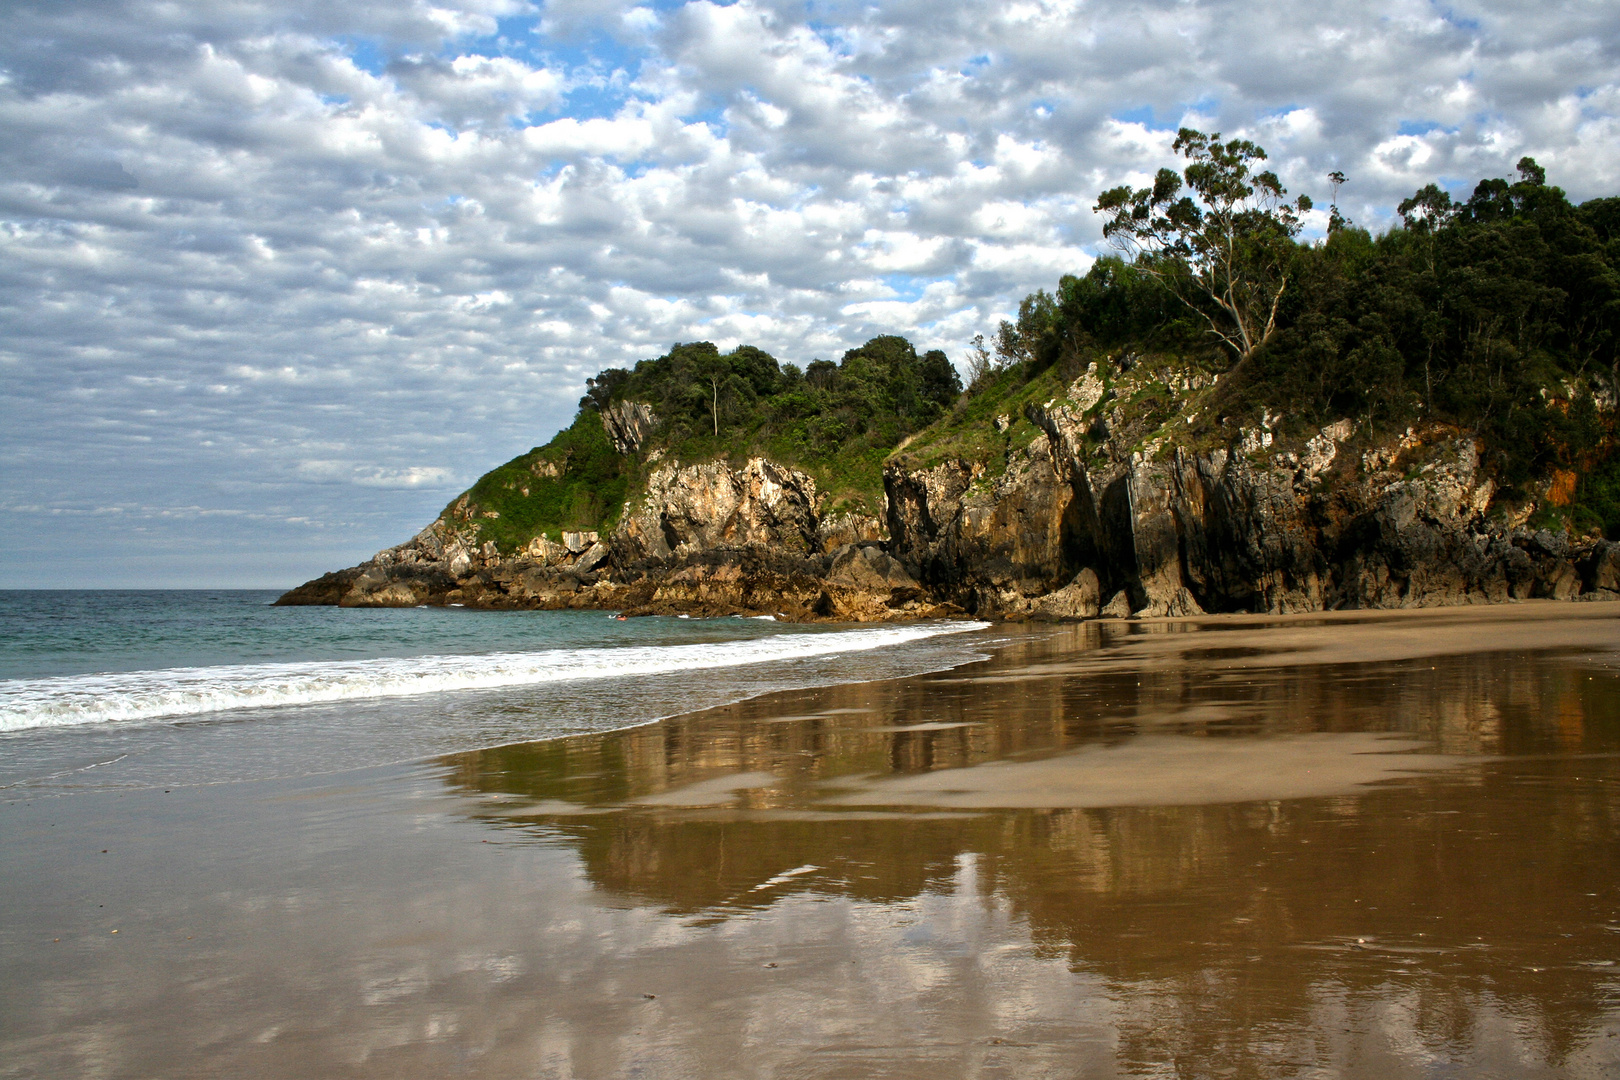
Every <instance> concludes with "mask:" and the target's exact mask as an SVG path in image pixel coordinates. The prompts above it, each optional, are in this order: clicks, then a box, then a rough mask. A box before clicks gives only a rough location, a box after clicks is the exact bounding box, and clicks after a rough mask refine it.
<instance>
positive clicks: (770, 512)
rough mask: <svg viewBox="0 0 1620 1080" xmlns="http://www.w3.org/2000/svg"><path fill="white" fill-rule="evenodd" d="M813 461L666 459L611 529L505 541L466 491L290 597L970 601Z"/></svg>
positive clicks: (854, 603) (809, 605)
mask: <svg viewBox="0 0 1620 1080" xmlns="http://www.w3.org/2000/svg"><path fill="white" fill-rule="evenodd" d="M820 503H821V500H820V498H819V496H818V494H817V491H816V483H815V480H814V479H813V478H812V477H810V476H809V475H808V474H806V473H803V472H800V471H798V470H796V469H789V468H786V467H784V466H781V465H778V464H776V463H774V462H771V461H768V460H766V459H764V458H754V459H752V460H750V461H748V462H746V463H745V464H743V465H742V466H740V467H732V466H731V465H729V464H727V463H725V462H723V461H713V462H703V463H699V464H693V465H680V464H677V463H674V462H667V463H664V464H662V465H659V466H658V467H657V468H656V469H655V470H654V471H653V472H652V473H651V475H650V476H649V477H648V478H647V481H646V483H645V486H644V490H643V491H642V493H641V494H640V495H639V496H638V497H637V498H636V499H635V500H634V501H632V502H631V503H630V504H629V505H627V506H626V507H625V508H624V511H623V513H622V514H621V517H620V521H619V525H618V527H617V528H616V529H615V530H614V531H613V533H612V534H611V535H609V536H601V535H599V534H598V533H595V532H564V533H562V538H561V541H560V542H559V541H557V540H553V539H551V538H550V537H547V536H543V535H542V536H537V537H535V538H534V539H533V540H531V541H530V542H529V543H528V545H527V546H526V547H524V548H523V549H522V550H521V551H518V552H516V553H513V554H508V555H502V554H500V553H499V551H498V550H496V548H495V545H493V544H491V543H487V542H486V543H485V544H483V545H481V546H474V544H473V542H472V540H471V539H470V537H471V536H472V535H473V534H472V532H471V530H469V529H467V528H466V524H465V521H464V520H462V516H463V515H464V511H465V505H464V504H465V500H461V501H458V503H456V504H452V506H451V508H450V510H449V511H447V512H446V514H445V515H444V516H443V517H441V518H440V519H439V520H437V521H435V522H434V523H433V524H432V525H429V526H428V527H427V528H426V529H423V530H422V532H420V533H418V534H417V535H416V536H415V537H413V538H412V539H411V540H410V541H408V542H406V543H404V544H401V545H399V546H397V547H392V548H388V549H386V550H384V551H380V552H378V553H377V554H376V555H375V556H373V557H372V558H371V559H369V560H368V561H366V562H365V563H362V564H361V565H360V566H357V567H353V568H351V569H348V570H340V571H337V572H335V573H331V574H326V575H324V576H323V577H320V578H317V579H315V580H314V581H311V582H308V583H306V584H304V585H301V586H299V587H298V588H297V589H294V590H292V591H291V592H289V593H287V594H286V595H285V596H283V597H282V598H281V599H280V600H278V601H277V603H280V604H337V605H340V606H344V607H410V606H415V605H419V604H458V603H459V604H466V605H469V606H477V607H488V608H506V607H521V608H545V609H567V608H602V607H607V608H620V609H623V610H625V611H628V612H631V613H634V614H659V613H663V614H672V613H677V612H678V613H682V614H699V615H723V614H768V615H779V616H782V617H785V618H791V619H797V620H815V619H828V620H861V621H870V620H885V619H909V618H924V617H934V616H940V615H950V614H956V613H959V612H960V609H959V608H956V607H955V606H953V605H950V604H944V605H942V604H939V603H937V602H934V601H933V600H932V599H930V598H929V597H928V596H927V595H926V594H925V592H924V590H923V589H921V588H920V587H919V586H918V585H917V582H916V581H915V580H914V579H912V577H911V576H910V575H909V574H908V573H907V571H906V569H905V567H904V566H902V565H901V563H900V562H899V561H897V560H895V559H893V558H891V557H890V556H889V555H887V554H886V553H885V552H884V551H883V538H882V529H881V524H880V523H879V522H878V521H877V520H876V519H875V518H871V517H866V516H863V515H860V514H855V513H847V512H846V513H840V514H835V515H827V516H823V515H822V514H821V513H820V509H819V507H820Z"/></svg>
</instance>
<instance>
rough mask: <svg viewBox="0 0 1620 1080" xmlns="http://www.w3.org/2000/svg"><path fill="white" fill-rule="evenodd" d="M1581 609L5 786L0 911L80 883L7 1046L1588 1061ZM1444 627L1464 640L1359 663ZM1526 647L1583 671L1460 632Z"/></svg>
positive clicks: (1302, 624) (993, 666)
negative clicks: (567, 734)
mask: <svg viewBox="0 0 1620 1080" xmlns="http://www.w3.org/2000/svg"><path fill="white" fill-rule="evenodd" d="M1608 607H1609V609H1610V610H1613V611H1614V612H1615V614H1620V605H1612V606H1608ZM1560 610H1562V611H1566V612H1574V613H1575V614H1574V615H1573V616H1572V622H1571V624H1570V625H1566V626H1562V627H1561V628H1560V626H1555V625H1552V624H1551V622H1556V620H1551V622H1549V619H1550V616H1551V615H1552V614H1554V612H1552V611H1551V610H1550V609H1549V608H1546V607H1542V608H1541V609H1539V610H1538V609H1536V608H1535V607H1534V606H1533V605H1524V608H1523V609H1522V610H1521V609H1518V608H1515V609H1512V610H1505V611H1503V612H1502V617H1503V618H1504V619H1505V620H1507V622H1508V623H1509V624H1510V630H1511V632H1508V633H1506V634H1505V636H1502V637H1493V634H1494V631H1493V630H1492V629H1491V626H1492V624H1491V623H1490V621H1489V620H1482V619H1481V616H1480V614H1479V613H1474V612H1463V613H1442V614H1440V615H1435V614H1432V613H1417V614H1414V615H1401V614H1397V615H1393V616H1390V615H1383V614H1379V615H1375V616H1372V617H1368V616H1364V615H1358V616H1357V617H1356V618H1355V619H1342V620H1339V621H1338V622H1335V621H1334V620H1332V619H1323V618H1322V617H1316V619H1315V621H1314V622H1310V623H1309V624H1308V625H1307V624H1306V621H1305V620H1298V621H1296V622H1294V623H1287V625H1285V626H1284V627H1283V630H1282V632H1281V633H1280V634H1279V635H1278V636H1277V642H1278V644H1279V647H1284V646H1285V647H1287V648H1288V649H1292V650H1293V652H1294V654H1295V655H1296V656H1298V655H1304V654H1303V653H1302V652H1301V648H1300V646H1301V642H1300V641H1299V640H1297V634H1298V633H1307V632H1308V633H1309V634H1312V635H1318V637H1317V638H1316V639H1315V640H1316V641H1317V644H1318V645H1320V647H1319V648H1318V647H1316V646H1313V647H1312V650H1311V652H1310V654H1311V655H1316V656H1318V657H1319V658H1336V659H1333V660H1332V662H1324V663H1303V662H1291V663H1289V664H1282V665H1274V664H1270V663H1268V662H1263V661H1266V659H1267V658H1268V657H1271V656H1273V655H1276V654H1277V650H1272V649H1268V648H1265V647H1263V642H1257V641H1255V640H1245V639H1244V638H1243V637H1241V636H1234V635H1258V637H1260V638H1264V637H1265V632H1264V631H1261V630H1258V629H1256V628H1255V627H1253V626H1245V625H1237V624H1238V623H1239V622H1240V621H1239V620H1231V619H1228V620H1227V621H1226V622H1224V623H1221V624H1220V626H1221V627H1222V628H1220V629H1202V630H1194V631H1191V632H1188V626H1189V625H1190V624H1187V625H1179V626H1169V625H1157V626H1154V625H1148V626H1143V625H1140V624H1138V625H1134V626H1133V625H1132V624H1126V623H1120V624H1116V625H1113V626H1108V627H1100V626H1098V625H1096V624H1092V625H1087V626H1079V627H1058V628H1025V629H1020V628H1008V629H1006V631H1005V635H1004V636H1005V638H1006V639H1007V640H1008V642H1009V643H1008V644H1007V645H1006V647H1005V648H1004V650H1003V652H1002V655H1001V656H1000V657H998V658H997V659H996V660H993V661H991V662H988V663H984V664H976V665H972V666H970V667H967V668H962V669H958V670H956V671H952V672H941V673H938V674H936V675H929V676H921V677H916V678H909V679H902V680H895V681H891V682H883V683H870V684H862V685H845V686H837V687H826V688H822V689H819V690H814V691H808V692H795V693H791V694H784V695H777V696H773V697H765V698H759V699H755V700H752V701H748V702H743V703H740V704H737V705H733V706H727V707H725V708H722V709H716V710H711V711H709V712H706V713H701V714H695V715H689V716H684V717H679V718H676V719H674V720H671V721H667V722H663V723H659V724H656V725H651V726H647V727H643V728H638V729H635V730H627V731H621V732H616V733H613V734H605V735H594V736H584V737H577V738H570V739H565V740H559V741H554V742H545V743H528V744H516V745H510V746H502V747H497V748H493V749H489V750H485V751H480V752H476V753H471V754H460V755H454V756H450V757H446V758H443V759H440V760H438V761H437V762H435V763H433V764H431V765H428V766H425V767H419V768H415V769H412V770H406V771H405V772H404V773H403V774H393V773H389V774H386V775H385V774H378V775H373V776H371V777H370V779H366V778H363V777H361V778H356V777H353V776H344V777H339V778H334V779H333V780H332V781H331V782H328V781H314V780H312V781H309V782H306V783H302V784H293V785H271V786H269V787H267V788H265V789H264V790H262V791H260V790H256V789H252V786H250V785H246V786H240V787H238V788H236V789H231V788H227V787H219V788H203V789H197V790H189V791H184V792H182V791H178V790H177V791H175V792H174V793H172V794H169V793H164V794H157V793H148V794H145V795H142V794H140V793H134V794H131V795H129V796H128V798H127V799H125V798H122V797H120V798H118V799H105V800H92V799H77V798H75V799H61V800H46V801H36V802H33V803H27V802H23V801H17V802H12V803H6V804H4V805H3V806H0V812H3V813H4V814H6V815H10V818H9V820H10V821H11V822H12V823H13V828H12V829H11V831H10V832H9V833H8V841H9V839H10V838H12V837H14V838H15V843H12V844H10V846H8V847H7V849H6V860H7V861H6V869H7V871H8V874H7V875H0V897H4V896H5V895H6V890H7V887H8V883H10V882H13V881H18V880H23V879H43V878H50V877H51V876H52V875H62V874H64V873H71V874H73V875H76V876H75V877H73V878H72V879H71V880H69V879H66V878H64V879H62V880H60V881H58V883H57V888H56V891H57V893H59V894H60V895H63V896H72V897H75V898H92V897H93V902H86V903H84V904H66V905H60V906H59V907H58V908H57V909H52V910H49V911H47V910H44V909H43V908H37V907H35V908H27V909H23V908H18V907H16V906H15V905H14V906H13V908H10V909H4V910H0V914H4V915H7V916H8V917H12V921H11V922H9V923H8V933H11V935H12V936H11V937H10V938H9V940H10V941H11V942H14V943H21V944H20V945H19V947H18V948H17V949H16V950H14V951H15V952H16V953H17V954H18V955H21V956H23V957H24V960H23V962H22V964H21V965H19V967H18V968H16V969H3V970H0V975H4V974H7V973H8V972H10V971H12V970H19V971H21V972H22V976H23V977H20V978H11V979H9V980H8V979H3V978H0V1015H3V1016H5V1017H6V1024H5V1027H6V1029H7V1030H6V1032H5V1034H4V1036H0V1040H9V1041H4V1042H3V1047H4V1051H5V1053H4V1054H0V1060H6V1061H7V1063H8V1065H9V1064H11V1062H15V1061H21V1062H22V1063H23V1067H22V1068H21V1069H20V1070H14V1071H19V1073H20V1074H21V1075H27V1074H28V1069H29V1068H32V1069H33V1072H34V1073H35V1074H38V1075H96V1074H98V1073H102V1074H104V1073H113V1074H117V1072H118V1070H117V1068H116V1067H114V1066H113V1064H112V1063H115V1062H116V1063H126V1064H127V1068H125V1071H126V1072H128V1073H129V1074H131V1075H137V1074H138V1075H252V1076H254V1077H265V1078H267V1080H280V1078H283V1077H287V1078H292V1077H300V1078H301V1077H305V1076H312V1075H342V1076H353V1077H357V1078H369V1077H379V1078H380V1077H388V1078H390V1080H392V1078H396V1077H403V1078H414V1077H432V1078H440V1077H444V1076H447V1075H459V1074H460V1073H462V1072H467V1073H471V1074H476V1075H479V1076H481V1077H491V1078H504V1077H509V1076H510V1077H519V1076H521V1077H547V1078H550V1077H557V1078H564V1077H592V1078H595V1077H604V1078H618V1077H627V1076H637V1075H640V1076H656V1077H676V1078H685V1077H704V1078H707V1077H711V1076H715V1077H720V1076H778V1077H785V1076H803V1077H832V1076H850V1077H866V1076H884V1077H891V1078H897V1080H899V1078H904V1080H910V1078H918V1080H942V1078H945V1077H956V1076H982V1077H986V1078H988V1077H997V1076H1007V1077H1026V1076H1029V1077H1037V1076H1085V1077H1088V1078H1090V1077H1096V1078H1100V1080H1108V1078H1124V1077H1142V1076H1185V1077H1200V1078H1202V1077H1206V1076H1209V1077H1215V1076H1234V1077H1254V1078H1257V1080H1258V1078H1262V1077H1295V1076H1322V1077H1327V1076H1332V1077H1343V1078H1347V1080H1385V1078H1395V1080H1407V1078H1411V1080H1418V1078H1420V1077H1428V1076H1432V1075H1434V1074H1435V1073H1436V1071H1437V1070H1441V1071H1444V1070H1451V1071H1453V1072H1455V1073H1456V1074H1457V1075H1460V1076H1502V1077H1507V1076H1512V1077H1519V1076H1527V1077H1528V1076H1534V1077H1558V1078H1567V1080H1586V1078H1591V1080H1608V1078H1610V1077H1613V1076H1614V1075H1615V1071H1614V1070H1615V1067H1616V1066H1617V1065H1620V1008H1617V1006H1616V1002H1617V1001H1620V976H1617V975H1616V972H1617V971H1620V968H1616V967H1614V966H1613V965H1612V961H1613V960H1614V958H1615V951H1616V943H1617V942H1620V884H1617V883H1620V844H1617V843H1616V842H1615V841H1616V837H1617V836H1620V677H1617V676H1616V674H1615V673H1614V672H1613V671H1611V670H1607V669H1606V668H1605V667H1604V664H1605V663H1606V662H1608V660H1609V659H1610V658H1612V656H1613V654H1612V652H1610V651H1608V650H1609V643H1610V639H1612V637H1613V636H1614V629H1613V628H1614V626H1615V623H1614V621H1613V619H1612V618H1610V617H1609V616H1608V615H1607V612H1604V613H1603V614H1604V618H1603V619H1599V618H1597V616H1595V615H1592V614H1589V613H1588V612H1589V611H1591V610H1592V609H1590V608H1586V609H1583V608H1577V607H1573V606H1565V607H1563V608H1561V609H1560ZM1526 612H1528V614H1526ZM1487 614H1489V613H1487ZM1249 621H1250V622H1251V623H1252V622H1254V621H1255V620H1253V619H1251V620H1249ZM1448 621H1449V623H1450V625H1452V626H1453V627H1463V628H1466V629H1467V632H1468V633H1469V634H1472V635H1475V637H1476V639H1477V640H1476V641H1475V642H1474V644H1475V645H1476V646H1478V647H1473V648H1470V649H1464V650H1461V651H1460V652H1458V653H1457V654H1454V655H1428V654H1424V655H1407V654H1409V653H1410V652H1411V651H1412V643H1413V642H1414V641H1415V640H1417V639H1415V638H1414V637H1413V636H1412V635H1409V634H1408V635H1406V636H1404V637H1401V638H1395V639H1389V640H1386V641H1384V642H1383V643H1382V644H1380V643H1379V640H1378V639H1379V634H1380V633H1381V631H1380V630H1379V627H1380V626H1381V625H1382V626H1384V628H1385V629H1388V625H1387V624H1390V623H1394V624H1398V625H1399V626H1407V625H1411V626H1423V627H1430V628H1439V627H1442V626H1443V625H1444V624H1447V623H1448ZM1285 622H1286V620H1285ZM1229 624H1232V625H1229ZM1537 626H1539V627H1540V628H1541V630H1546V631H1548V632H1547V633H1546V634H1545V635H1543V638H1544V640H1548V641H1557V642H1563V643H1564V644H1562V645H1560V646H1559V648H1560V649H1561V650H1563V651H1557V652H1548V651H1545V650H1536V649H1532V648H1523V649H1521V648H1519V645H1514V647H1513V648H1504V649H1488V648H1485V646H1487V645H1492V644H1493V643H1494V644H1502V643H1503V642H1515V641H1517V642H1519V644H1520V645H1522V644H1523V640H1524V639H1521V638H1520V637H1516V636H1515V635H1518V634H1520V632H1521V631H1523V632H1525V633H1526V634H1528V633H1529V628H1534V627H1537ZM1513 627H1516V628H1517V629H1512V628H1513ZM1537 632H1538V633H1539V631H1537ZM1335 635H1343V640H1342V641H1339V642H1338V643H1337V644H1335V642H1334V641H1333V640H1332V639H1333V638H1334V636H1335ZM1576 640H1579V641H1584V642H1585V645H1584V646H1579V647H1577V646H1573V645H1570V644H1569V642H1571V641H1576ZM1290 642H1292V643H1291V644H1290ZM1391 642H1393V643H1391ZM1375 647H1376V648H1377V649H1381V650H1383V652H1382V653H1381V654H1379V655H1377V656H1373V655H1372V653H1371V651H1370V650H1373V649H1374V648H1375ZM1335 649H1337V651H1334V650H1335ZM1132 657H1134V659H1133V658H1132ZM1351 657H1361V659H1359V660H1353V659H1349V658H1351ZM1018 673H1022V674H1018ZM1041 673H1044V674H1045V675H1048V676H1050V677H1033V676H1035V675H1038V674H1041ZM137 801H139V803H140V805H141V806H144V807H145V811H144V816H143V814H142V813H136V814H131V813H130V808H131V807H132V806H134V805H136V803H137ZM49 803H55V805H54V806H53V805H49ZM159 812H168V813H171V814H173V815H174V816H173V818H172V823H171V829H170V831H166V832H164V831H159V832H152V831H151V830H150V829H149V828H148V826H147V822H148V821H150V820H152V815H153V814H156V813H159ZM76 815H77V816H78V818H77V820H76ZM92 840H93V841H94V843H91V842H90V841H92ZM63 844H70V845H77V846H78V847H82V848H87V849H94V850H95V851H96V852H98V854H96V855H94V856H93V857H92V858H91V859H90V860H88V861H85V860H82V859H81V860H79V861H78V862H77V863H75V862H73V861H72V860H71V859H67V860H64V858H63V855H62V852H63V850H64V848H63V847H62V845H63ZM109 848H110V849H111V851H112V854H107V855H102V854H99V852H100V851H101V849H109ZM65 868H66V869H65ZM103 902H105V903H107V907H106V909H105V910H104V909H102V908H99V907H96V906H95V905H96V904H100V903H103ZM113 920H116V921H113ZM13 926H15V927H16V929H15V930H14V931H13V930H12V929H11V927H13ZM111 929H119V930H120V933H119V934H118V935H117V936H116V937H113V936H111V935H110V933H109V932H108V931H110V930H111ZM192 935H196V939H197V940H196V942H195V944H193V943H192V940H191V936H192ZM55 937H60V938H62V939H63V940H62V942H61V943H53V942H52V938H55ZM28 941H37V942H43V943H49V944H40V945H35V946H27V945H26V942H28ZM70 950H71V951H70ZM30 965H31V966H30ZM92 986H93V987H94V988H95V989H94V992H87V987H92ZM13 1033H15V1035H13ZM3 1072H5V1070H4V1069H0V1073H3ZM8 1075H9V1074H8Z"/></svg>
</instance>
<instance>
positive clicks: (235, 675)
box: [0, 622, 988, 731]
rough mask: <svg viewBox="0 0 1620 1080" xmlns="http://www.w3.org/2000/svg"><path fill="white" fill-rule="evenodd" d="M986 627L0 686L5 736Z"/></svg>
mask: <svg viewBox="0 0 1620 1080" xmlns="http://www.w3.org/2000/svg"><path fill="white" fill-rule="evenodd" d="M987 625H988V624H987V623H969V622H958V623H933V624H928V625H917V626H888V627H880V628H873V629H867V630H843V631H835V632H831V633H821V634H782V635H777V636H773V637H768V638H760V639H756V640H753V641H733V642H716V643H713V644H704V645H656V646H623V647H619V648H600V649H551V650H546V651H542V652H530V653H491V654H487V655H481V656H477V655H475V656H412V657H394V658H385V659H380V660H344V661H306V662H300V663H285V664H235V665H227V666H220V667H193V668H167V669H164V670H161V671H127V672H111V673H105V674H96V675H68V676H61V677H57V678H49V679H8V680H3V681H0V731H21V730H24V729H27V728H41V727H69V726H74V725H79V724H95V723H103V722H106V721H112V720H124V721H129V720H155V719H161V718H165V717H181V716H195V715H197V714H199V713H209V712H219V711H222V710H226V709H253V708H263V707H265V706H273V705H311V704H317V703H321V702H334V701H354V700H359V699H364V698H379V697H405V696H414V695H419V694H437V693H442V692H444V691H451V690H487V689H493V688H497V687H503V686H530V685H535V684H539V683H551V682H566V681H570V680H579V679H601V678H608V677H612V676H623V675H659V674H665V673H669V672H676V671H693V670H700V669H705V668H725V667H734V666H737V665H742V664H759V663H766V662H769V661H782V660H800V659H808V658H811V657H817V656H831V655H835V654H837V653H849V652H862V651H865V650H868V649H876V648H881V647H883V646H885V645H899V644H903V643H905V642H908V641H919V640H922V639H924V638H929V637H935V636H937V635H940V634H954V633H961V632H962V631H964V630H977V629H982V628H983V627H985V626H987Z"/></svg>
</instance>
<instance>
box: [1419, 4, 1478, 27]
mask: <svg viewBox="0 0 1620 1080" xmlns="http://www.w3.org/2000/svg"><path fill="white" fill-rule="evenodd" d="M1429 6H1430V7H1432V8H1433V9H1434V13H1435V14H1436V15H1438V16H1440V19H1441V21H1442V22H1444V23H1446V24H1447V25H1448V26H1455V27H1456V28H1457V29H1459V30H1478V29H1480V21H1479V20H1478V19H1474V18H1470V17H1468V16H1467V15H1459V14H1458V13H1457V10H1456V9H1455V8H1453V7H1451V6H1450V5H1449V4H1442V3H1440V2H1439V0H1430V4H1429Z"/></svg>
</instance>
